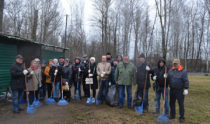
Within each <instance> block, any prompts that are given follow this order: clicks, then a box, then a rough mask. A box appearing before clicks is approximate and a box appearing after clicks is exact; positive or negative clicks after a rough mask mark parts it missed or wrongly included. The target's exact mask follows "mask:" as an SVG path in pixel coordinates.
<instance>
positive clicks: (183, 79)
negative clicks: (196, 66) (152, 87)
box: [168, 65, 189, 89]
mask: <svg viewBox="0 0 210 124" xmlns="http://www.w3.org/2000/svg"><path fill="white" fill-rule="evenodd" d="M168 80H169V86H170V88H172V89H173V88H174V89H188V88H189V80H188V75H187V71H186V70H185V69H184V68H183V66H181V65H180V67H179V68H178V69H175V68H174V67H172V69H170V70H169V71H168Z"/></svg>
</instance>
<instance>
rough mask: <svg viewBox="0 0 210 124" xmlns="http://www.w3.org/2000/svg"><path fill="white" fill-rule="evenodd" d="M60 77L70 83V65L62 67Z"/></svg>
mask: <svg viewBox="0 0 210 124" xmlns="http://www.w3.org/2000/svg"><path fill="white" fill-rule="evenodd" d="M62 71H63V73H62V78H63V80H65V81H66V82H68V83H69V84H70V85H71V76H72V68H71V66H70V65H68V66H65V65H64V67H63V70H62Z"/></svg>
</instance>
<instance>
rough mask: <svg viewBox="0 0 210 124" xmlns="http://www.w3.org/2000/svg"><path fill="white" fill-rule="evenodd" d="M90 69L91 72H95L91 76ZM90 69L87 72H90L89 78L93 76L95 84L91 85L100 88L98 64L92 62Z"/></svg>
mask: <svg viewBox="0 0 210 124" xmlns="http://www.w3.org/2000/svg"><path fill="white" fill-rule="evenodd" d="M89 69H90V74H93V76H92V77H89V73H88V70H89ZM88 70H87V72H86V73H88V76H87V77H88V78H93V85H91V87H92V88H94V89H97V88H98V80H97V65H96V64H95V63H94V64H90V66H88Z"/></svg>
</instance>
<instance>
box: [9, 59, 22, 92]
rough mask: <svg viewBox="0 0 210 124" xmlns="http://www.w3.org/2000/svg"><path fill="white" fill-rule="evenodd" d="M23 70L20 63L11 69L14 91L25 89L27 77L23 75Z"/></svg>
mask: <svg viewBox="0 0 210 124" xmlns="http://www.w3.org/2000/svg"><path fill="white" fill-rule="evenodd" d="M23 69H24V68H23V64H19V63H16V64H14V65H12V67H11V68H10V74H11V89H12V90H23V89H25V76H24V74H23Z"/></svg>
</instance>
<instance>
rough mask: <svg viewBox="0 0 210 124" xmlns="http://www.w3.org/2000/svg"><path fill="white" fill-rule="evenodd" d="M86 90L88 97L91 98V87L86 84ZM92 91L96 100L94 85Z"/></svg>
mask: <svg viewBox="0 0 210 124" xmlns="http://www.w3.org/2000/svg"><path fill="white" fill-rule="evenodd" d="M86 88H87V91H86V92H87V97H90V85H89V84H86ZM91 90H92V94H91V95H92V97H94V98H95V96H96V89H95V88H94V87H93V85H91Z"/></svg>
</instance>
